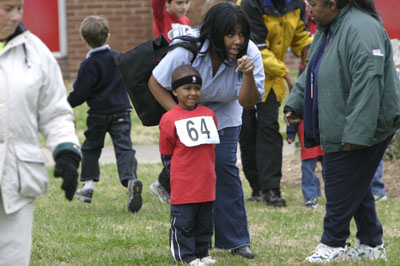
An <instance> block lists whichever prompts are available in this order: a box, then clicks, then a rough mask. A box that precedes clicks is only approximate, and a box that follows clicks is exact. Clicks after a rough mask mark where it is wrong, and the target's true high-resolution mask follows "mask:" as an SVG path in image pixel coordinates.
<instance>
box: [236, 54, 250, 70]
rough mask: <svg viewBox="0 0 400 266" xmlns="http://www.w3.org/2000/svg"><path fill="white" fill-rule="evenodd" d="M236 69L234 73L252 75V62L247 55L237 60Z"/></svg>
mask: <svg viewBox="0 0 400 266" xmlns="http://www.w3.org/2000/svg"><path fill="white" fill-rule="evenodd" d="M237 64H238V66H237V68H236V70H235V71H236V72H239V71H240V72H243V73H253V70H254V62H253V60H251V58H250V57H248V56H247V55H244V56H242V57H241V58H239V59H238V60H237Z"/></svg>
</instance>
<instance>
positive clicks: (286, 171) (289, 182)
mask: <svg viewBox="0 0 400 266" xmlns="http://www.w3.org/2000/svg"><path fill="white" fill-rule="evenodd" d="M321 172H322V168H321V165H320V164H319V163H318V164H317V168H316V174H317V176H318V177H319V178H320V181H321V185H322V186H323V182H322V173H321ZM282 174H283V177H282V180H281V186H283V187H293V188H298V189H301V159H300V153H295V154H290V155H286V156H283V162H282ZM382 178H383V181H384V182H385V188H386V191H387V196H388V197H389V198H398V197H400V160H393V161H385V163H384V165H383V177H382Z"/></svg>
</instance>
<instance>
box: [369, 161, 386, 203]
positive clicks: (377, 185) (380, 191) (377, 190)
mask: <svg viewBox="0 0 400 266" xmlns="http://www.w3.org/2000/svg"><path fill="white" fill-rule="evenodd" d="M382 174H383V158H382V160H381V162H380V163H379V166H378V168H377V169H376V172H375V175H374V178H373V179H372V183H371V186H372V193H373V194H374V195H379V196H384V195H386V189H385V183H384V182H383V180H382Z"/></svg>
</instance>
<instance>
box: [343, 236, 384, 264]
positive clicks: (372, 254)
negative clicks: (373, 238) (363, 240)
mask: <svg viewBox="0 0 400 266" xmlns="http://www.w3.org/2000/svg"><path fill="white" fill-rule="evenodd" d="M379 259H383V260H385V261H386V260H387V259H386V250H385V247H384V245H383V244H382V245H379V246H376V247H374V248H373V247H371V246H368V245H365V244H360V240H358V241H357V243H356V244H355V246H354V248H352V249H351V250H350V251H349V252H348V253H347V260H370V261H373V260H379Z"/></svg>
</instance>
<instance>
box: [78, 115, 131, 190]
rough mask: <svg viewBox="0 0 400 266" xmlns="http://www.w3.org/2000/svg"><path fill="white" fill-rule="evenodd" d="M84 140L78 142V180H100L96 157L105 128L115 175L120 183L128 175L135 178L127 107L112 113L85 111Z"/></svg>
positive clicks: (98, 153)
mask: <svg viewBox="0 0 400 266" xmlns="http://www.w3.org/2000/svg"><path fill="white" fill-rule="evenodd" d="M86 123H87V130H86V131H85V137H86V140H85V141H84V142H83V145H82V172H81V181H87V180H93V181H95V182H98V181H99V180H100V167H99V158H100V155H101V150H102V149H103V147H104V138H105V136H106V133H107V132H108V133H109V134H110V136H111V139H112V142H113V145H114V152H115V157H116V160H117V167H118V175H119V179H120V182H121V184H122V185H123V186H125V187H126V186H127V185H128V180H129V179H137V174H136V169H137V160H136V157H135V154H136V151H135V150H134V149H133V148H132V141H131V136H130V132H131V117H130V115H129V112H128V111H124V112H119V113H113V114H107V115H105V114H88V117H87V119H86Z"/></svg>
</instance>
